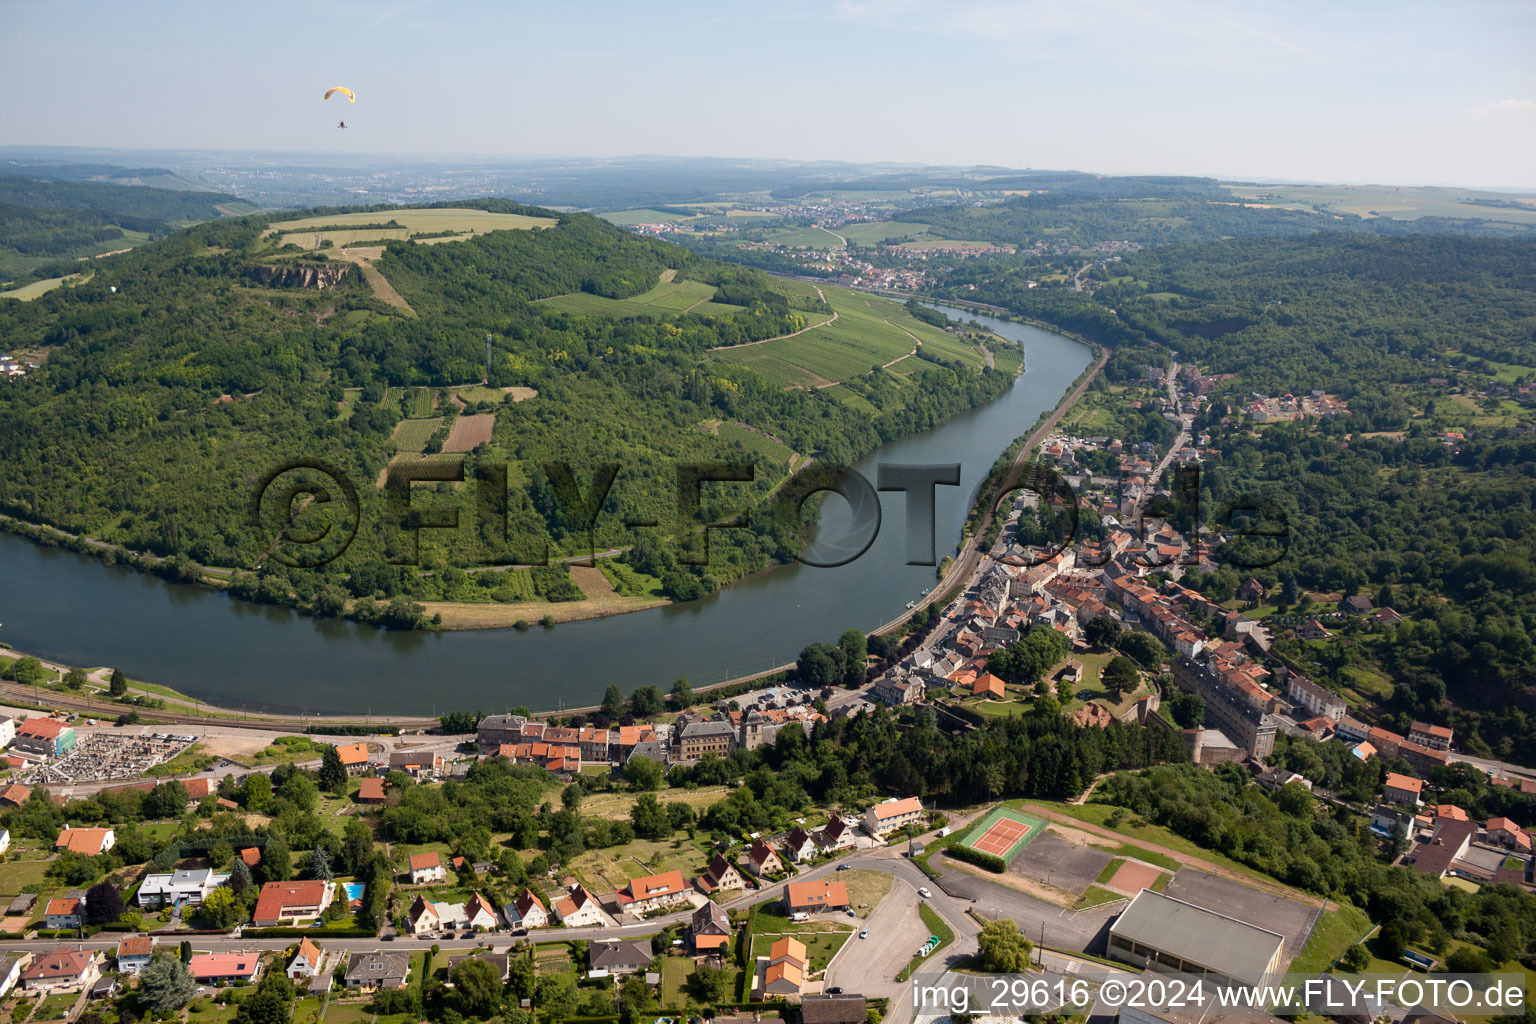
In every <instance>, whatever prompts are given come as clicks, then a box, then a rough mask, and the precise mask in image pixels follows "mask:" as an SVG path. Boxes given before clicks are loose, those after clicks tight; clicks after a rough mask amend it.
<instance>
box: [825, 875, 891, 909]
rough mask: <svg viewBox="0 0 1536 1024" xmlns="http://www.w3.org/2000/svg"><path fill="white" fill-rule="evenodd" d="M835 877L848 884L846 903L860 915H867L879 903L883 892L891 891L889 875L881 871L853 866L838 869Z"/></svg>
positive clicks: (883, 894) (882, 897) (883, 896)
mask: <svg viewBox="0 0 1536 1024" xmlns="http://www.w3.org/2000/svg"><path fill="white" fill-rule="evenodd" d="M835 877H837V878H840V879H842V880H843V882H844V883H845V884H846V885H847V886H848V904H849V906H851V907H853V912H854V913H855V914H857V915H859V916H860V917H868V916H869V914H870V911H872V910H874V908H875V907H877V906H879V905H880V901H881V900H883V899H885V894H886V893H888V892H890V891H891V876H890V875H888V874H886V873H885V872H883V871H866V870H864V869H862V868H855V869H853V870H852V871H839V872H837V873H836V876H835Z"/></svg>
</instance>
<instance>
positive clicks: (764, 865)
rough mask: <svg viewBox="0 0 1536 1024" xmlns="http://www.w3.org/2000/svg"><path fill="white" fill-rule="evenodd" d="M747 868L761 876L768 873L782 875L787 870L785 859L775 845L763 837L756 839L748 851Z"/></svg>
mask: <svg viewBox="0 0 1536 1024" xmlns="http://www.w3.org/2000/svg"><path fill="white" fill-rule="evenodd" d="M747 870H748V871H750V872H752V873H753V874H754V875H756V876H757V877H759V878H763V877H766V876H768V875H782V874H783V873H784V871H785V868H784V861H783V860H781V859H780V858H779V854H778V852H777V851H776V850H774V848H773V847H771V846H769V845H768V844H767V843H765V842H763V841H762V840H761V839H757V840H754V841H753V842H752V847H751V849H749V850H748V851H747Z"/></svg>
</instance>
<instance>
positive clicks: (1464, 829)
mask: <svg viewBox="0 0 1536 1024" xmlns="http://www.w3.org/2000/svg"><path fill="white" fill-rule="evenodd" d="M1475 831H1476V827H1475V826H1474V825H1473V824H1472V823H1471V822H1470V821H1452V820H1450V819H1446V820H1445V821H1442V822H1440V823H1439V824H1437V825H1436V826H1435V831H1434V834H1433V835H1431V836H1430V837H1429V838H1428V839H1426V840H1424V841H1423V842H1420V843H1415V844H1414V847H1413V849H1411V850H1409V851H1408V853H1407V854H1405V855H1404V857H1403V860H1404V861H1406V862H1407V863H1409V864H1411V865H1413V869H1414V870H1415V871H1417V872H1419V873H1420V874H1424V875H1430V876H1431V877H1434V878H1443V877H1445V873H1446V872H1447V871H1449V870H1450V868H1451V862H1452V861H1455V860H1460V859H1461V857H1462V856H1463V855H1465V854H1466V852H1467V847H1468V846H1469V845H1470V844H1471V842H1472V835H1473V833H1474V832H1475Z"/></svg>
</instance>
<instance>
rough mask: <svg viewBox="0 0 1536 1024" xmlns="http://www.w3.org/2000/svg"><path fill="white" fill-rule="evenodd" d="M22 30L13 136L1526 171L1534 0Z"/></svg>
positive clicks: (600, 10) (1433, 174)
mask: <svg viewBox="0 0 1536 1024" xmlns="http://www.w3.org/2000/svg"><path fill="white" fill-rule="evenodd" d="M5 26H6V31H5V32H4V33H3V35H0V96H4V97H6V101H5V103H4V109H3V111H0V145H78V146H115V147H146V148H188V149H245V150H252V149H254V150H289V151H293V150H305V151H313V150H336V151H341V152H346V151H355V152H373V153H379V152H399V153H435V154H447V153H495V154H508V155H514V156H552V155H563V156H614V155H624V154H636V153H654V154H668V155H677V156H705V155H709V156H732V157H754V158H783V159H796V160H809V159H837V160H854V161H904V162H922V163H930V164H973V163H987V164H999V165H1007V166H1014V167H1036V168H1042V167H1050V168H1074V169H1080V170H1090V171H1101V172H1107V173H1189V174H1212V175H1218V176H1222V177H1238V178H1291V179H1304V180H1318V181H1351V182H1367V181H1369V182H1386V183H1397V184H1457V185H1470V186H1507V187H1536V58H1533V57H1532V54H1536V4H1533V3H1529V2H1524V3H1514V2H1510V3H1479V2H1471V3H1458V4H1423V3H1415V2H1406V3H1403V2H1399V3H1379V4H1360V3H1355V4H1350V3H1314V2H1293V3H1264V2H1257V3H1241V2H1237V0H1229V2H1224V3H1206V2H1194V0H1169V2H1155V3H1149V2H1142V0H1071V2H1066V0H1061V2H1055V0H1025V2H1018V3H1005V2H989V0H952V2H947V3H927V2H918V0H842V2H839V0H828V2H824V3H813V2H801V0H779V2H772V3H732V2H726V3H719V2H714V3H659V4H639V3H633V2H626V3H579V2H570V3H541V4H502V3H435V2H430V0H419V2H410V0H400V2H395V3H360V2H357V3H354V2H342V3H320V2H310V3H303V4H290V3H284V2H270V3H263V4H238V5H237V4H223V3H206V2H203V3H197V4H191V3H187V4H181V3H145V4H125V3H121V2H119V0H113V2H70V0H48V2H46V3H45V2H39V0H29V2H22V3H13V4H7V5H6V10H5ZM337 84H344V85H348V86H351V87H352V88H353V89H355V90H356V91H357V94H358V102H357V103H356V104H355V105H354V106H351V107H349V108H346V109H344V110H343V109H340V106H339V104H340V101H338V100H332V101H330V102H329V103H322V102H321V100H320V97H321V94H322V93H323V92H324V90H325V88H326V87H328V86H330V85H337ZM338 116H345V117H346V119H347V121H348V123H349V125H351V126H352V128H351V130H349V131H348V132H345V133H342V132H339V131H337V130H336V128H335V122H336V120H337V118H338Z"/></svg>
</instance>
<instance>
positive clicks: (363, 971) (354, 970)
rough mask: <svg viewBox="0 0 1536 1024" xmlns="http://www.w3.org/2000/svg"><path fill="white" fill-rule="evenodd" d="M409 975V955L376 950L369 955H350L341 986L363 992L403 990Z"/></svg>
mask: <svg viewBox="0 0 1536 1024" xmlns="http://www.w3.org/2000/svg"><path fill="white" fill-rule="evenodd" d="M410 974H411V954H409V953H390V952H385V951H384V950H382V949H376V950H374V951H373V952H371V953H353V954H352V957H351V959H349V960H348V961H347V971H346V974H345V975H344V976H343V980H342V984H344V985H345V986H346V987H347V988H355V989H361V990H362V991H364V992H372V991H374V990H375V989H381V988H404V987H405V982H406V979H407V978H409V977H410Z"/></svg>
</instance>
